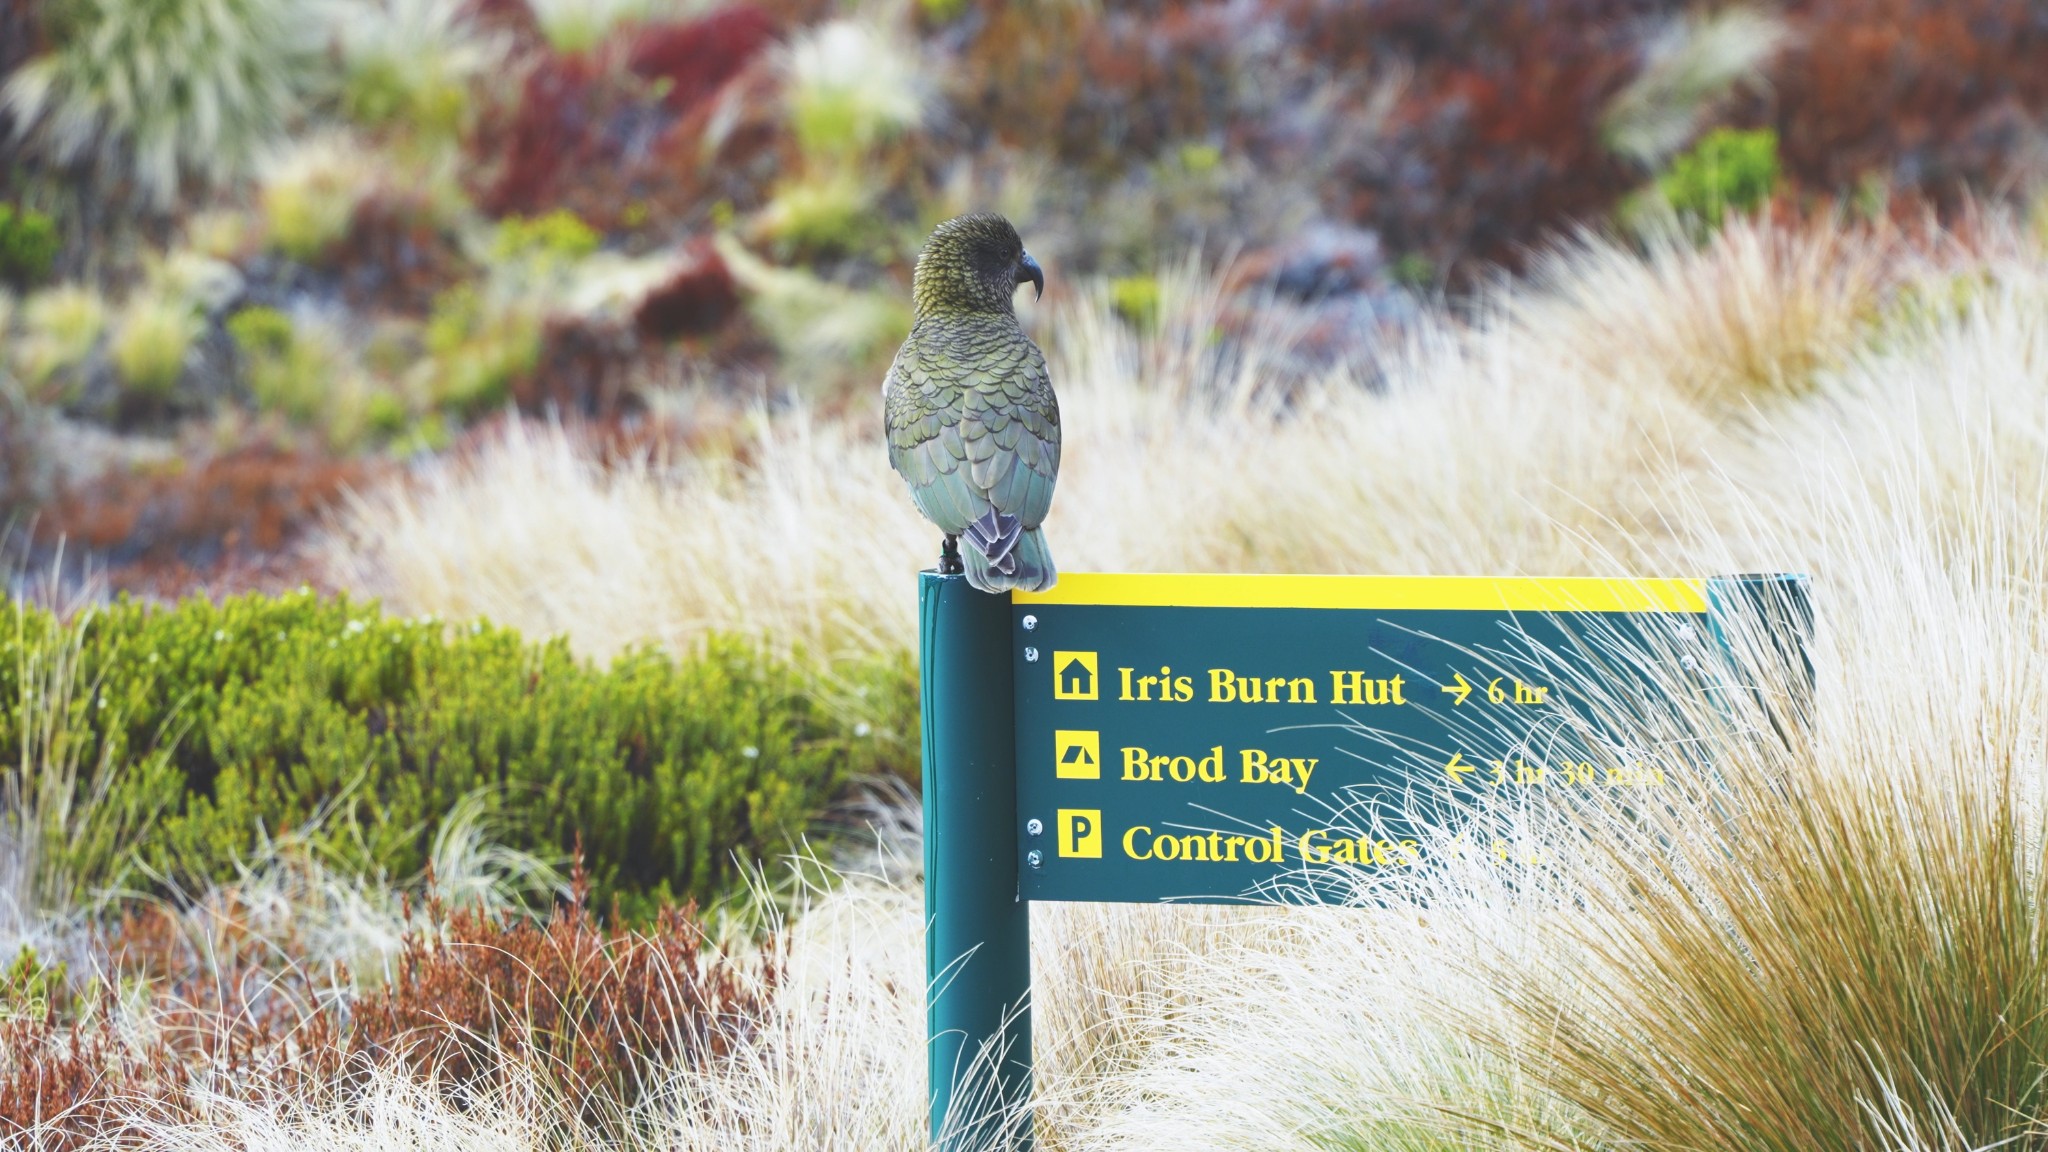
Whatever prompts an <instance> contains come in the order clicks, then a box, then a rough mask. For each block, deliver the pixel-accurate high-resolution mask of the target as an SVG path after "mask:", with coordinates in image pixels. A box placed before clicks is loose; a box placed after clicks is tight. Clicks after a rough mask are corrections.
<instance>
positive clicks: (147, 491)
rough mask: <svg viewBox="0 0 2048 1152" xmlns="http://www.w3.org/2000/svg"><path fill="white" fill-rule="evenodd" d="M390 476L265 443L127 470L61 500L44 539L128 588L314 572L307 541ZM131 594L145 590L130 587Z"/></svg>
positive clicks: (363, 464) (368, 466) (48, 518)
mask: <svg viewBox="0 0 2048 1152" xmlns="http://www.w3.org/2000/svg"><path fill="white" fill-rule="evenodd" d="M380 467H382V466H381V465H378V464H376V463H374V462H371V461H366V460H350V459H340V458H336V457H333V456H329V455H328V454H326V453H325V452H323V451H319V450H317V449H311V448H307V449H295V448H294V447H292V446H288V445H284V444H278V443H272V442H269V441H267V440H256V441H253V442H248V443H244V444H241V445H239V446H236V447H233V448H230V449H228V450H226V451H224V452H220V453H218V454H216V455H212V456H208V457H205V458H204V459H202V460H200V461H199V462H197V463H191V464H187V463H183V462H179V463H176V464H175V465H171V466H162V465H158V466H152V467H149V468H143V469H127V468H120V467H117V468H115V469H114V470H112V471H109V472H107V473H105V474H103V475H100V476H98V477H94V478H92V479H90V480H86V481H83V482H80V483H77V484H74V485H72V486H70V487H69V488H68V489H66V490H64V491H61V492H59V493H58V494H57V495H56V497H55V499H54V500H53V501H52V502H51V503H50V505H49V506H48V507H47V508H46V509H44V511H43V514H42V517H41V519H40V521H39V522H38V524H37V535H38V536H39V537H40V538H42V539H44V540H47V541H57V540H63V541H65V543H66V549H67V552H69V553H72V554H78V553H91V554H93V556H94V557H95V562H96V563H98V564H101V565H104V566H106V567H107V568H108V569H109V571H108V575H109V576H110V578H114V579H115V582H116V583H117V584H122V583H123V582H124V580H125V579H126V577H124V573H126V574H128V575H132V576H133V577H134V578H135V580H138V581H141V582H142V583H144V584H146V583H149V582H150V581H152V580H159V579H161V578H162V577H164V576H166V575H170V576H176V577H180V578H182V576H188V575H189V576H205V575H206V574H209V573H211V574H217V575H228V574H235V573H239V574H241V575H243V576H260V575H263V574H264V573H265V572H268V573H269V574H270V575H275V576H278V577H280V578H282V579H284V580H285V581H286V582H287V584H289V583H290V582H292V581H293V580H294V579H295V578H298V577H302V576H304V575H305V572H304V571H303V570H302V568H301V566H300V565H298V564H296V563H294V562H293V561H292V559H291V556H290V555H289V550H290V549H291V547H292V546H293V545H294V544H295V543H296V542H297V541H298V540H299V539H300V538H301V537H302V535H303V533H304V532H305V531H306V530H307V529H308V528H310V527H312V526H313V525H315V524H317V523H318V522H319V518H320V517H321V516H322V515H323V514H325V513H326V511H327V510H328V509H330V508H332V507H334V505H335V503H336V501H338V500H339V499H340V497H341V494H342V492H343V491H344V490H346V489H347V488H349V487H352V486H353V487H360V486H362V485H364V484H366V483H368V482H369V480H370V479H371V478H372V477H373V476H374V475H375V474H376V473H377V471H378V470H379V469H380ZM127 586H138V585H136V584H135V583H134V582H133V581H128V582H127Z"/></svg>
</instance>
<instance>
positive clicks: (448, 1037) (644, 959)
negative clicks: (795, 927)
mask: <svg viewBox="0 0 2048 1152" xmlns="http://www.w3.org/2000/svg"><path fill="white" fill-rule="evenodd" d="M773 977H774V972H773V970H772V968H770V969H769V970H768V971H767V972H766V973H765V976H764V978H763V979H762V980H759V981H749V980H746V979H743V978H742V977H741V976H740V975H739V973H738V972H737V971H736V970H735V969H734V968H733V967H731V965H730V964H729V963H727V962H726V961H725V960H723V959H722V958H720V957H717V956H716V955H714V954H711V953H710V952H708V951H707V949H706V948H705V938H704V932H703V929H702V928H701V927H700V926H699V925H698V923H697V922H696V919H695V909H694V908H684V909H676V908H668V909H665V910H663V911H662V913H661V914H660V915H659V916H658V917H657V918H656V920H655V923H654V924H653V925H652V927H651V928H650V929H649V930H648V931H646V932H629V931H625V930H622V929H606V928H604V927H603V926H601V925H600V924H598V922H597V921H596V920H595V919H594V918H593V917H592V916H591V915H590V913H589V911H588V909H586V908H585V906H584V903H583V897H582V888H581V886H580V884H579V885H578V888H577V895H576V897H575V898H574V899H573V900H571V901H570V902H569V903H568V904H567V905H565V906H562V907H559V908H557V909H556V911H555V914H554V916H553V917H552V918H551V919H549V921H548V922H547V923H546V924H545V925H539V924H534V923H531V922H529V921H524V920H508V919H506V918H503V917H499V916H491V915H486V914H483V913H476V912H457V913H455V914H454V915H453V916H451V917H449V918H448V920H447V923H446V925H445V927H444V928H443V929H442V930H441V931H440V932H439V933H438V934H428V933H415V934H414V935H412V936H410V937H408V938H407V941H406V946H405V952H404V954H403V955H402V956H401V957H400V958H399V962H398V973H397V976H396V978H395V979H393V980H392V981H391V982H390V983H388V984H387V985H385V986H384V987H382V988H381V989H379V990H378V991H377V992H375V993H373V994H371V995H370V996H368V997H367V998H365V999H364V1000H362V1001H360V1002H359V1003H357V1005H356V1006H355V1008H354V1011H353V1013H352V1019H351V1031H350V1035H349V1048H350V1051H351V1052H353V1053H355V1054H358V1055H362V1056H368V1057H371V1058H373V1059H384V1058H395V1059H397V1060H399V1061H401V1062H402V1063H404V1064H405V1065H407V1066H410V1067H413V1068H417V1069H423V1070H424V1069H432V1070H434V1071H435V1072H437V1073H438V1074H439V1077H440V1078H441V1082H443V1083H450V1084H452V1085H462V1084H466V1083H474V1082H477V1081H484V1080H488V1079H490V1078H492V1077H493V1076H495V1075H496V1074H497V1072H498V1070H499V1069H500V1068H501V1067H502V1066H503V1064H504V1062H505V1061H506V1060H508V1059H510V1060H538V1061H539V1062H540V1063H542V1064H543V1065H544V1066H546V1067H547V1068H548V1069H549V1070H551V1071H552V1072H553V1073H554V1075H555V1076H556V1077H557V1078H558V1079H559V1080H560V1081H561V1082H562V1083H563V1086H564V1088H565V1089H566V1090H567V1092H566V1094H567V1095H568V1097H569V1098H570V1099H586V1100H590V1101H592V1105H593V1106H592V1107H589V1108H587V1109H586V1119H590V1120H602V1119H604V1118H605V1117H604V1115H603V1112H602V1107H603V1106H602V1105H600V1104H597V1102H598V1101H610V1102H612V1103H613V1104H620V1103H630V1102H631V1101H632V1100H633V1099H634V1098H635V1097H636V1096H637V1095H638V1093H639V1091H640V1088H641V1085H642V1081H643V1077H644V1076H645V1074H646V1073H647V1072H649V1071H651V1070H653V1069H655V1068H657V1067H659V1066H660V1065H661V1064H663V1063H666V1062H670V1061H675V1060H682V1059H699V1058H704V1057H715V1056H718V1055H720V1054H723V1053H724V1052H726V1051H728V1050H729V1049H730V1048H731V1047H732V1046H733V1045H734V1044H735V1043H736V1042H739V1041H742V1040H744V1039H745V1038H746V1037H747V1036H748V1035H749V1034H750V1033H751V1030H752V1027H753V1022H754V1021H755V1020H757V1019H759V1017H760V1015H761V1013H762V1011H763V1009H764V1008H765V1004H764V1002H763V1000H762V998H761V997H762V993H763V991H764V990H765V988H766V986H767V984H768V983H770V982H772V980H773Z"/></svg>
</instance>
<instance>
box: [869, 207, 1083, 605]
mask: <svg viewBox="0 0 2048 1152" xmlns="http://www.w3.org/2000/svg"><path fill="white" fill-rule="evenodd" d="M1026 281H1030V283H1031V285H1032V287H1034V288H1036V289H1037V290H1038V293H1039V295H1040V296H1043V295H1044V294H1045V272H1044V271H1043V270H1042V269H1040V268H1039V266H1038V261H1036V260H1033V259H1032V258H1031V254H1030V253H1028V252H1026V251H1024V242H1023V240H1021V239H1019V238H1018V236H1017V229H1016V228H1014V227H1012V226H1011V224H1010V222H1009V221H1008V220H1005V219H1003V218H1002V217H1001V216H997V215H993V214H988V213H976V214H972V215H967V216H960V217H956V218H954V219H952V220H948V221H946V222H945V223H944V224H941V225H939V226H938V227H937V228H935V229H933V230H932V234H931V238H930V239H929V240H927V241H925V246H924V251H923V252H920V253H919V254H918V257H917V269H916V271H915V272H914V273H913V274H912V276H911V286H910V292H911V297H912V303H913V306H914V313H913V319H912V322H911V325H910V335H909V336H908V337H907V338H905V339H904V341H903V347H902V348H900V349H898V350H897V352H896V360H895V363H893V364H891V365H890V366H889V375H888V376H887V377H886V378H884V380H883V381H882V411H883V414H884V417H885V419H886V421H887V423H888V431H889V464H890V466H891V467H893V468H895V469H896V471H897V473H898V474H899V475H901V476H902V477H903V479H904V480H905V481H907V482H908V483H909V485H910V499H911V501H912V503H915V504H916V505H917V510H918V511H920V512H922V513H924V517H925V519H927V520H930V521H931V522H932V523H933V524H935V525H937V526H938V529H939V531H941V532H943V533H945V535H946V538H945V542H944V543H943V544H942V545H941V546H940V551H939V571H941V572H950V573H959V572H962V571H964V572H965V573H966V575H967V582H968V583H969V584H971V585H973V586H974V587H976V588H979V589H981V590H982V591H984V592H1005V591H1008V590H1010V589H1012V588H1021V589H1024V590H1025V591H1027V592H1043V591H1045V590H1046V589H1048V588H1050V587H1052V586H1053V582H1054V581H1055V580H1057V579H1059V573H1058V572H1057V571H1055V570H1054V568H1053V564H1052V553H1051V551H1049V550H1048V549H1047V548H1046V544H1045V534H1044V533H1043V532H1042V531H1041V530H1040V528H1039V525H1040V524H1043V523H1044V522H1045V514H1046V511H1047V509H1049V508H1051V507H1052V487H1053V482H1054V481H1055V480H1057V479H1058V478H1059V473H1060V406H1059V401H1058V400H1056V399H1055V398H1054V397H1053V394H1052V381H1051V379H1049V378H1048V377H1047V375H1046V371H1045V355H1044V354H1043V353H1041V352H1040V351H1039V350H1038V345H1036V344H1033V343H1032V342H1031V338H1030V337H1029V336H1026V335H1025V334H1024V329H1023V328H1022V327H1021V326H1019V325H1018V323H1017V310H1016V306H1015V304H1014V303H1013V302H1012V299H1011V297H1012V295H1013V294H1014V293H1015V292H1016V290H1017V286H1018V285H1019V284H1022V283H1024V282H1026ZM963 538H964V539H965V541H966V547H964V548H963V547H961V540H962V539H963Z"/></svg>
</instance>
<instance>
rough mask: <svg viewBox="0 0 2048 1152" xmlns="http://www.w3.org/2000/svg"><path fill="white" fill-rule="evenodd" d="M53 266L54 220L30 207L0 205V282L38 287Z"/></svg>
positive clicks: (55, 250)
mask: <svg viewBox="0 0 2048 1152" xmlns="http://www.w3.org/2000/svg"><path fill="white" fill-rule="evenodd" d="M56 264H57V223H56V221H54V220H52V219H50V218H49V217H48V216H45V215H44V214H42V213H41V212H38V211H36V210H35V209H33V208H17V207H15V206H14V205H12V204H0V280H5V281H10V282H12V283H14V284H18V285H22V286H24V287H25V286H27V285H31V284H40V283H42V282H43V281H45V280H48V279H49V278H50V270H51V269H52V268H54V267H56Z"/></svg>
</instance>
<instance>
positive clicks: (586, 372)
mask: <svg viewBox="0 0 2048 1152" xmlns="http://www.w3.org/2000/svg"><path fill="white" fill-rule="evenodd" d="M642 352H643V349H642V347H641V345H640V341H639V340H638V339H637V338H636V337H635V336H634V334H633V332H632V330H631V329H628V328H625V327H623V326H621V325H617V324H613V323H607V322H602V321H585V320H578V319H574V318H569V317H553V318H551V319H549V320H548V321H547V323H546V325H545V326H544V327H543V328H542V330H541V350H540V362H539V363H538V364H537V365H535V368H534V370H533V371H532V372H529V373H527V374H526V375H524V376H522V377H520V378H519V379H518V380H516V381H514V382H513V384H512V400H513V403H515V404H517V405H518V406H519V410H520V411H521V412H527V413H536V414H539V413H545V414H548V415H551V416H580V417H585V418H589V419H597V420H608V419H611V418H613V417H616V416H621V415H625V414H626V413H627V411H628V410H629V409H630V408H631V407H632V406H633V404H634V403H635V397H634V396H633V395H632V393H631V391H630V389H629V385H630V384H631V382H632V375H633V371H634V368H635V367H636V366H637V365H638V364H640V362H641V359H642Z"/></svg>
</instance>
